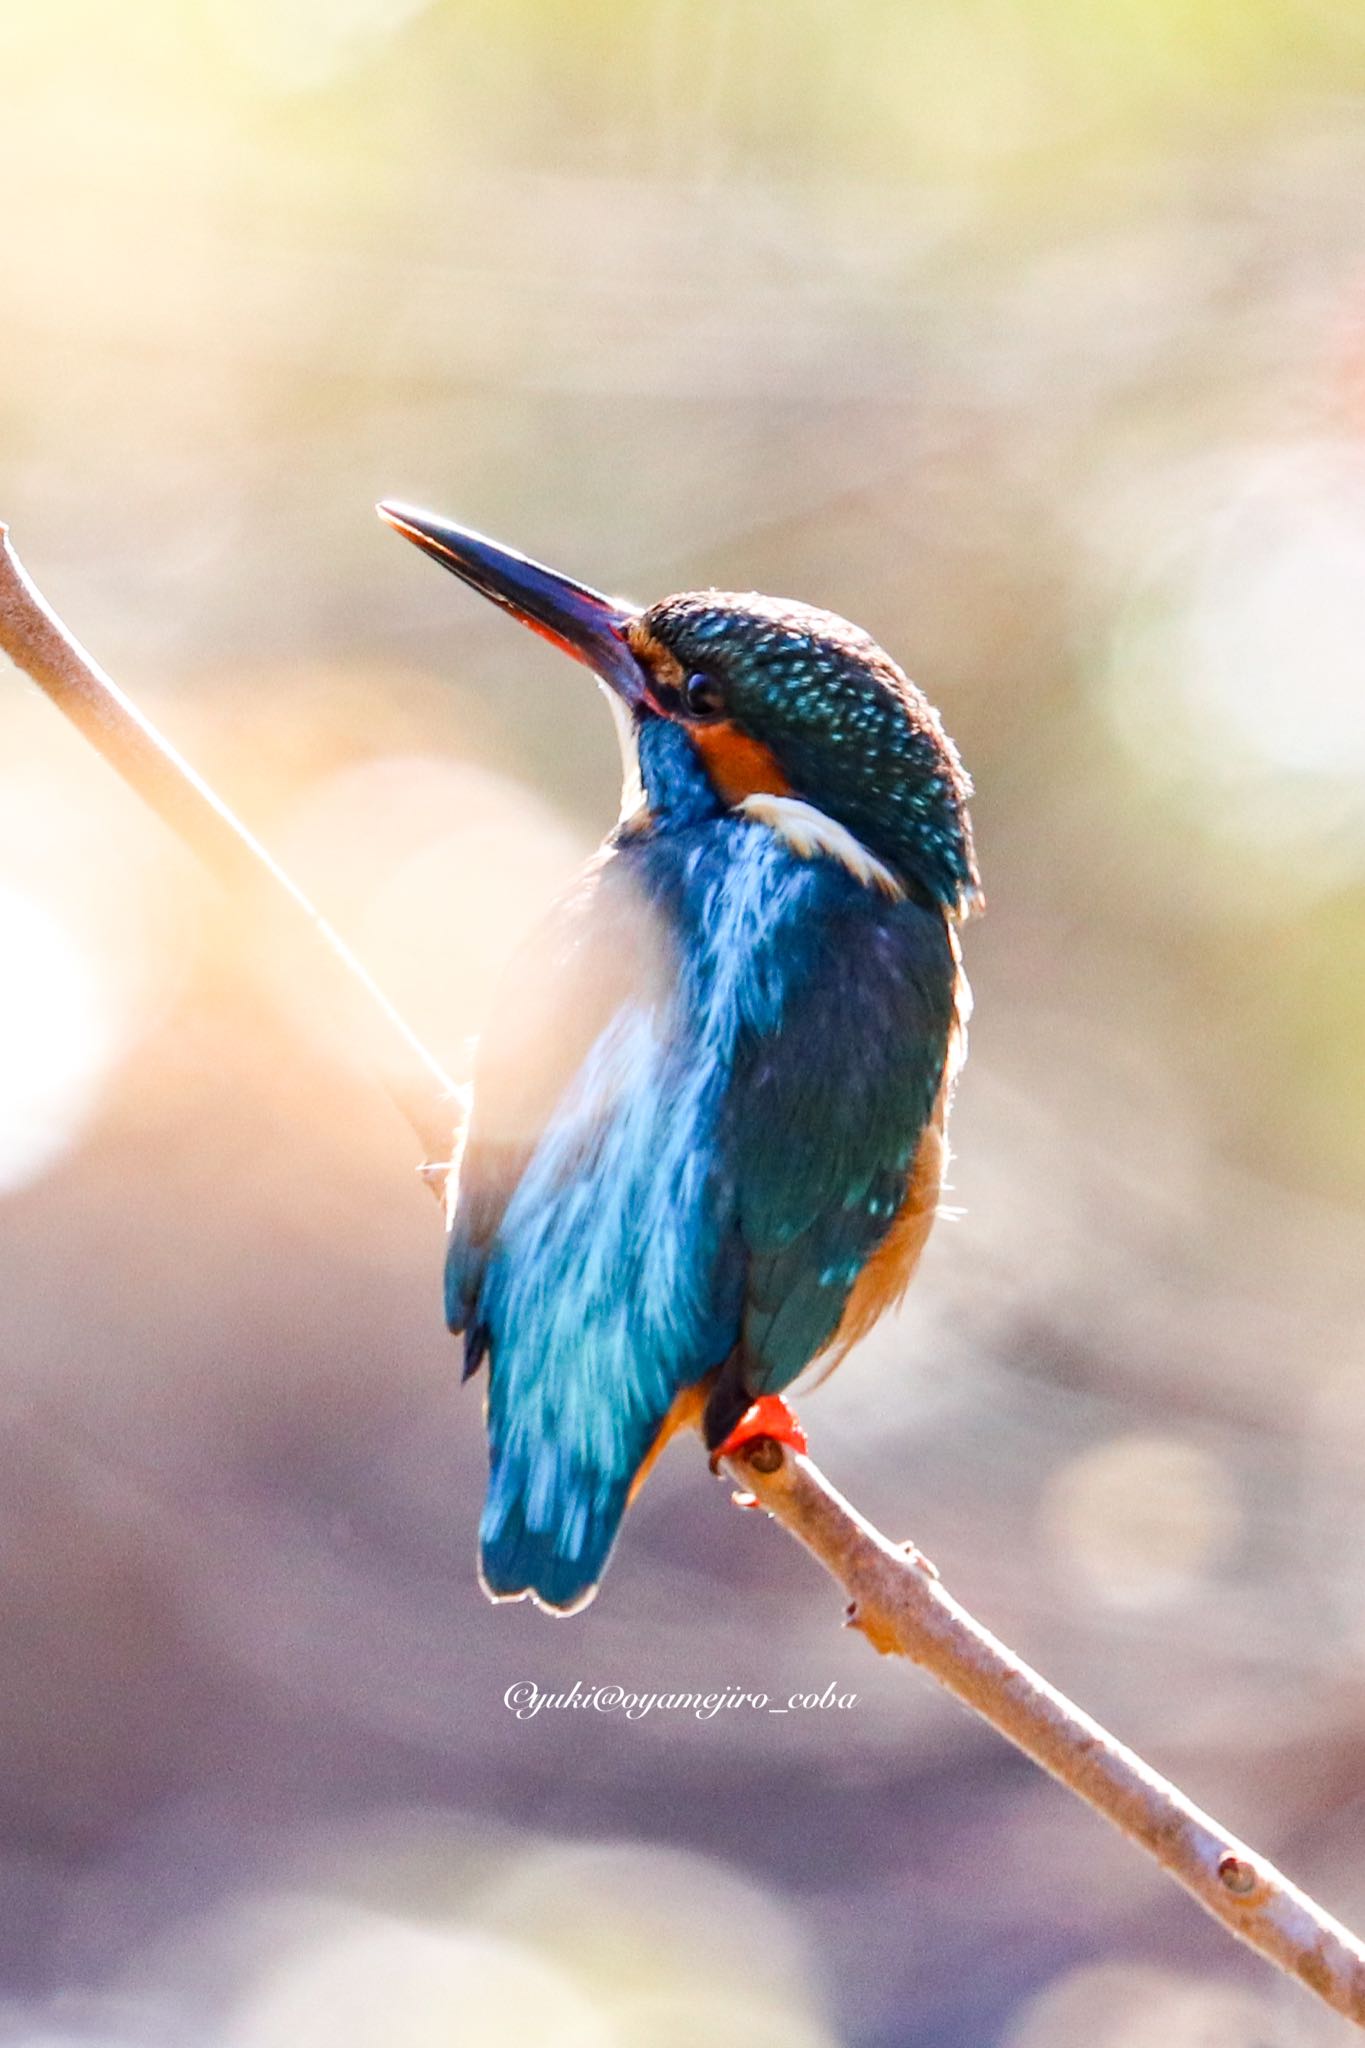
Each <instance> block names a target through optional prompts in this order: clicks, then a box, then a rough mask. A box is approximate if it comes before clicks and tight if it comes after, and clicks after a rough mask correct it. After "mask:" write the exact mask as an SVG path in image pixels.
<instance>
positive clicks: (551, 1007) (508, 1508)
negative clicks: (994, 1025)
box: [447, 726, 956, 1608]
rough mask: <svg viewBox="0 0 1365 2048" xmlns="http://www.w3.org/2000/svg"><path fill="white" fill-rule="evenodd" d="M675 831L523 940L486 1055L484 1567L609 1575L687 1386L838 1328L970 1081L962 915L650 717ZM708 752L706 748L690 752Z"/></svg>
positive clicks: (461, 1267) (639, 833)
mask: <svg viewBox="0 0 1365 2048" xmlns="http://www.w3.org/2000/svg"><path fill="white" fill-rule="evenodd" d="M648 743H649V746H650V748H651V750H652V751H651V757H649V758H647V759H646V762H645V767H646V787H647V789H648V790H649V794H650V797H651V810H652V821H651V822H650V823H649V824H648V825H646V826H645V827H644V828H643V829H639V828H636V829H634V830H626V831H624V832H623V833H621V834H618V836H617V838H616V839H615V840H614V841H613V842H611V843H609V846H608V847H607V848H606V849H604V853H603V855H602V856H599V858H598V860H597V861H596V862H594V864H593V865H592V867H591V868H590V869H589V870H588V873H587V875H586V876H585V877H584V879H583V881H582V883H581V884H580V886H579V888H578V889H577V890H576V891H575V893H574V894H573V895H572V896H571V897H570V898H569V899H568V900H567V901H566V902H565V903H564V904H563V905H561V906H560V908H559V909H558V910H557V911H556V912H555V913H554V915H553V917H552V918H551V919H550V920H549V922H548V924H547V925H546V926H544V927H543V928H542V929H541V930H540V931H539V932H538V933H537V934H536V935H535V936H534V938H533V939H532V941H531V942H530V944H529V945H528V946H527V947H525V948H523V950H522V953H521V955H520V956H519V959H518V961H517V963H516V964H515V966H514V968H513V970H512V972H511V974H510V975H509V977H508V978H507V981H506V982H505V983H504V986H503V988H502V990H501V991H500V993H499V1001H498V1004H497V1006H496V1011H495V1015H494V1017H493V1018H492V1020H491V1021H490V1023H489V1026H488V1029H487V1032H486V1034H485V1038H484V1041H483V1045H482V1047H481V1052H480V1062H479V1071H478V1074H477V1076H476V1085H475V1100H474V1113H473V1118H472V1121H471V1125H470V1129H469V1133H468V1139H467V1144H466V1148H465V1153H464V1158H463V1161H462V1165H461V1171H460V1181H459V1192H458V1198H457V1202H456V1208H455V1214H454V1219H453V1224H452V1230H451V1239H450V1248H449V1257H448V1264H447V1308H448V1314H449V1320H450V1323H451V1326H452V1328H454V1329H457V1330H458V1329H463V1330H464V1332H465V1342H466V1361H467V1370H471V1371H472V1370H474V1369H476V1368H477V1366H478V1365H479V1364H480V1363H481V1362H482V1361H483V1360H484V1358H485V1357H487V1358H488V1360H489V1362H490V1375H489V1397H488V1429H489V1442H490V1452H491V1473H490V1480H489V1490H488V1498H487V1503H486V1506H485V1510H484V1516H483V1522H482V1526H481V1543H482V1564H483V1574H484V1579H485V1582H486V1584H487V1586H488V1588H489V1590H490V1591H491V1592H493V1593H495V1594H501V1595H507V1596H514V1595H516V1594H520V1593H522V1592H525V1591H527V1590H531V1591H533V1592H534V1593H535V1594H536V1596H537V1597H538V1598H539V1599H540V1600H541V1601H542V1602H543V1603H544V1604H546V1605H548V1606H553V1607H559V1608H570V1607H573V1606H575V1605H578V1604H581V1602H582V1601H583V1600H584V1599H586V1598H587V1597H588V1596H589V1595H590V1594H591V1592H592V1590H593V1588H594V1587H595V1585H596V1582H597V1579H598V1578H599V1576H600V1574H601V1571H602V1569H603V1566H604V1565H605V1562H606V1558H607V1554H608V1552H609V1550H610V1547H611V1544H612V1541H613V1539H614V1537H615V1534H616V1529H617V1526H618V1524H619V1522H620V1518H621V1515H622V1513H623V1511H624V1507H625V1503H626V1498H627V1494H628V1492H629V1488H630V1483H631V1480H632V1478H633V1477H634V1474H635V1472H636V1470H637V1469H638V1467H639V1465H640V1463H641V1461H642V1460H643V1458H644V1456H645V1454H646V1452H647V1451H648V1449H649V1447H650V1444H651V1443H652V1441H653V1439H654V1437H655V1436H656V1434H657V1432H658V1429H659V1427H660V1424H661V1423H662V1421H663V1419H664V1417H665V1415H666V1414H667V1412H668V1409H669V1407H670V1405H671V1404H672V1402H673V1400H674V1397H675V1396H676V1395H677V1394H678V1393H679V1392H680V1391H681V1390H682V1389H683V1388H685V1387H688V1386H692V1385H695V1384H696V1382H698V1381H699V1380H701V1379H702V1378H703V1377H704V1376H705V1375H706V1374H707V1373H709V1372H710V1371H712V1370H713V1369H714V1368H715V1367H718V1366H720V1365H721V1364H722V1363H723V1362H724V1361H725V1360H726V1359H727V1358H729V1357H730V1356H731V1354H732V1353H734V1352H735V1351H736V1347H741V1355H742V1369H743V1375H744V1381H745V1384H746V1385H747V1386H748V1387H750V1388H751V1389H752V1391H754V1392H755V1393H757V1392H761V1391H777V1390H779V1389H781V1388H782V1387H785V1386H787V1385H789V1384H790V1382H791V1381H792V1380H793V1379H794V1378H795V1377H796V1375H797V1374H798V1373H799V1372H800V1371H801V1370H802V1368H803V1367H804V1366H805V1365H806V1364H807V1363H808V1362H809V1360H810V1359H811V1358H812V1357H814V1356H815V1355H816V1354H817V1353H818V1352H819V1351H820V1350H821V1349H822V1348H823V1346H824V1345H826V1344H827V1343H828V1342H829V1340H830V1338H831V1337H832V1336H833V1334H834V1332H835V1330H836V1329H837V1327H838V1323H839V1319H840V1317H841V1315H842V1313H843V1309H844V1305H845V1303H846V1301H847V1298H848V1294H849V1290H850V1288H851V1287H852V1285H853V1282H854V1280H855V1279H856V1277H857V1275H858V1273H859V1272H860V1270H861V1268H862V1266H863V1264H864V1263H865V1261H866V1259H867V1257H868V1256H869V1254H870V1253H871V1251H873V1250H874V1249H875V1247H876V1245H877V1244H878V1243H879V1242H880V1241H881V1239H882V1238H883V1237H884V1236H885V1234H886V1231H887V1229H888V1228H889V1227H890V1224H891V1222H892V1221H893V1219H894V1217H895V1214H896V1211H897V1209H898V1208H899V1206H900V1201H901V1198H902V1197H903V1195H904V1192H905V1188H906V1184H907V1180H908V1176H909V1172H910V1169H911V1166H912V1164H913V1160H914V1155H915V1152H916V1149H917V1147H918V1143H919V1139H920V1136H921V1134H922V1132H923V1129H924V1126H925V1123H926V1121H927V1119H928V1117H929V1115H930V1112H931V1110H932V1107H933V1103H934V1099H935V1096H936V1094H937V1092H938V1086H939V1081H940V1078H941V1076H942V1072H943V1065H944V1060H945V1057H946V1050H947V1044H948V1036H949V1031H950V1028H951V1023H952V1014H953V993H954V982H955V972H956V970H955V963H954V959H953V954H952V948H951V943H950V940H949V936H948V932H947V929H946V926H945V923H944V918H943V914H942V912H941V910H939V909H938V908H937V907H929V906H925V905H921V904H918V903H915V902H911V901H901V902H892V901H889V900H888V899H887V898H885V897H884V896H881V895H879V894H877V893H876V892H875V891H873V890H870V889H868V888H866V887H865V886H864V885H862V884H861V883H859V882H858V881H857V880H855V879H854V877H853V876H851V875H850V874H849V873H848V872H847V871H846V870H845V869H844V868H843V867H841V866H840V865H839V864H838V863H837V862H834V861H832V860H829V859H827V858H823V857H821V858H816V859H813V860H803V859H801V858H799V857H797V856H796V855H795V854H794V853H793V852H792V851H791V850H790V849H789V848H788V846H787V845H786V843H785V841H783V840H782V839H781V838H780V837H778V835H777V834H775V833H774V832H773V831H772V830H771V829H770V828H769V827H768V826H766V825H763V824H760V823H757V822H753V821H749V820H746V819H744V818H742V817H740V816H738V815H736V814H734V813H731V812H727V811H724V810H723V809H722V808H721V807H720V806H719V804H718V803H717V802H716V800H715V798H714V796H713V795H712V794H711V791H710V787H709V784H707V782H706V781H705V778H704V776H703V775H702V773H701V771H700V769H699V767H697V765H696V763H695V758H694V757H693V756H692V754H691V749H690V746H689V745H688V743H687V741H686V737H685V735H683V734H681V733H678V732H677V731H676V729H675V728H672V727H663V726H661V727H660V728H659V729H658V733H657V736H656V735H655V734H654V733H650V734H649V741H648ZM684 749H685V750H686V751H685V752H684V751H683V750H684Z"/></svg>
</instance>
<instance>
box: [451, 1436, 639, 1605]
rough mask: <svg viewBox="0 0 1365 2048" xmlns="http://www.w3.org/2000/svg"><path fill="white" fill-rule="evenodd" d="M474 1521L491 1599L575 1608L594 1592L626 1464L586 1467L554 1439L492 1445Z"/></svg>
mask: <svg viewBox="0 0 1365 2048" xmlns="http://www.w3.org/2000/svg"><path fill="white" fill-rule="evenodd" d="M492 1460H493V1462H492V1469H491V1471H490V1473H489V1479H488V1497H487V1500H486V1501H485V1503H484V1510H483V1519H482V1521H481V1522H480V1524H479V1566H480V1572H479V1575H480V1578H481V1579H482V1581H483V1587H484V1591H485V1592H486V1593H487V1594H488V1596H489V1598H490V1599H491V1600H520V1599H522V1598H524V1597H525V1595H527V1594H528V1593H529V1594H530V1596H531V1598H532V1599H533V1600H534V1601H535V1603H536V1605H537V1606H538V1607H545V1608H549V1609H551V1610H552V1611H553V1612H555V1613H558V1614H573V1613H574V1612H576V1610H577V1609H578V1608H580V1607H586V1606H587V1604H588V1602H589V1601H590V1600H591V1599H592V1596H593V1594H594V1593H595V1592H596V1591H597V1584H598V1581H599V1579H600V1578H601V1576H602V1574H603V1572H604V1571H605V1570H606V1567H607V1560H608V1558H609V1557H610V1555H611V1550H612V1545H613V1544H614V1543H615V1541H616V1534H617V1531H618V1530H619V1528H620V1526H621V1517H622V1515H623V1514H624V1513H625V1511H626V1502H627V1499H628V1498H629V1493H630V1480H631V1473H632V1471H633V1469H634V1465H633V1462H632V1465H631V1468H630V1469H629V1470H627V1471H625V1472H623V1473H620V1474H608V1473H603V1472H601V1471H597V1470H594V1469H592V1467H591V1466H589V1465H587V1464H585V1463H584V1462H582V1460H581V1459H579V1458H577V1457H574V1456H573V1455H571V1454H570V1453H569V1452H568V1450H567V1449H566V1448H565V1447H564V1446H563V1445H562V1444H559V1443H554V1442H549V1443H546V1442H540V1443H528V1442H526V1441H525V1440H524V1439H522V1440H515V1441H513V1442H512V1443H509V1444H505V1445H498V1444H494V1446H493V1451H492Z"/></svg>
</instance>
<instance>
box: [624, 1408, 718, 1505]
mask: <svg viewBox="0 0 1365 2048" xmlns="http://www.w3.org/2000/svg"><path fill="white" fill-rule="evenodd" d="M709 1391H710V1382H709V1379H706V1380H703V1381H702V1382H701V1384H700V1385H699V1386H695V1387H684V1388H683V1390H682V1392H681V1393H680V1394H676V1395H675V1396H674V1399H673V1406H672V1407H671V1408H670V1409H669V1411H668V1413H667V1415H665V1417H664V1419H663V1422H662V1423H661V1424H660V1427H659V1434H658V1435H657V1436H656V1437H655V1439H654V1441H653V1443H652V1444H651V1445H650V1447H649V1449H648V1450H647V1451H646V1452H645V1455H644V1462H643V1463H642V1464H641V1465H640V1467H639V1468H638V1470H637V1471H636V1474H635V1477H634V1478H633V1479H632V1480H631V1482H630V1493H629V1495H628V1496H627V1501H628V1502H630V1501H633V1500H634V1499H635V1496H636V1494H637V1493H638V1492H639V1491H640V1488H641V1487H642V1486H643V1485H644V1483H645V1481H646V1479H648V1477H649V1475H650V1473H651V1472H652V1471H653V1470H654V1461H655V1459H656V1458H657V1457H658V1455H659V1453H660V1451H662V1449H663V1448H664V1445H665V1444H666V1443H668V1442H669V1440H670V1439H671V1438H672V1437H675V1436H676V1435H677V1434H678V1431H679V1430H680V1429H695V1428H696V1427H697V1425H698V1424H699V1423H700V1421H701V1411H702V1409H703V1408H704V1407H705V1406H706V1396H707V1394H708V1393H709Z"/></svg>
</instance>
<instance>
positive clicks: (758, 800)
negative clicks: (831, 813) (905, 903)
mask: <svg viewBox="0 0 1365 2048" xmlns="http://www.w3.org/2000/svg"><path fill="white" fill-rule="evenodd" d="M735 809H736V811H738V813H739V814H740V816H741V817H744V818H752V819H753V820H754V822H755V823H756V824H759V825H767V826H768V827H769V828H770V829H771V830H772V831H774V832H776V833H777V834H778V836H779V838H781V839H785V841H786V842H787V845H788V846H789V847H790V848H791V850H792V852H793V853H794V854H796V855H798V856H799V858H800V859H802V860H814V859H815V857H816V856H817V854H824V855H825V856H826V857H827V858H828V859H830V860H837V861H838V863H839V865H840V867H843V868H847V869H848V872H849V873H850V874H851V875H852V876H853V877H854V879H855V881H859V882H861V883H862V884H863V886H864V888H867V889H880V890H881V893H882V895H883V896H889V897H890V898H891V899H892V901H893V902H896V901H899V899H900V898H901V897H903V896H904V894H905V891H904V889H903V888H902V887H901V885H900V883H899V882H898V881H897V880H896V877H895V876H894V875H893V874H892V872H891V870H890V868H888V867H885V866H883V864H882V862H881V861H879V860H878V859H877V858H876V856H875V854H871V853H869V852H868V850H867V848H866V847H865V846H864V845H863V842H862V840H861V839H855V838H854V836H853V834H852V833H851V832H850V831H849V829H848V827H847V826H846V825H840V824H839V823H837V821H836V820H835V819H833V818H831V817H828V816H826V814H825V812H824V811H821V810H817V808H816V806H815V805H814V804H808V803H803V802H802V801H801V798H800V797H796V796H767V795H764V794H763V793H762V792H760V793H759V794H758V795H757V796H746V797H745V798H743V800H742V801H741V802H740V803H738V804H736V805H735Z"/></svg>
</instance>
